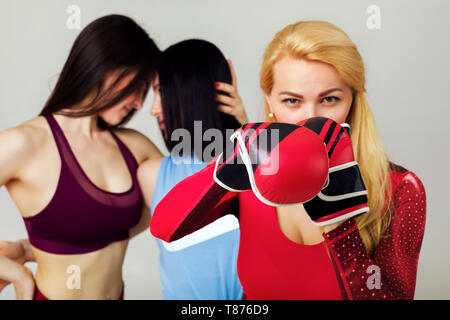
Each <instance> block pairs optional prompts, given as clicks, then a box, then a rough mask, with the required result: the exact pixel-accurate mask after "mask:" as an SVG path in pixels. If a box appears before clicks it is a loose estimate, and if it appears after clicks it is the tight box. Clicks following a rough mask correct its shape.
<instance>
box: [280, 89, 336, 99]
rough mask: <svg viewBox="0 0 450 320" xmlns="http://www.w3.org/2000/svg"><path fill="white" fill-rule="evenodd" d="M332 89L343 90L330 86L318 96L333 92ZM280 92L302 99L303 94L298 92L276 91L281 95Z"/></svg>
mask: <svg viewBox="0 0 450 320" xmlns="http://www.w3.org/2000/svg"><path fill="white" fill-rule="evenodd" d="M334 91H341V92H343V90H342V89H340V88H331V89H328V90H325V91H324V92H322V93H320V94H319V97H320V98H321V97H323V96H326V95H327V94H330V93H331V92H334ZM282 94H288V95H291V96H294V97H297V98H301V99H303V96H302V95H301V94H298V93H295V92H290V91H281V92H280V93H278V95H282Z"/></svg>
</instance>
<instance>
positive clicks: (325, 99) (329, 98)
mask: <svg viewBox="0 0 450 320" xmlns="http://www.w3.org/2000/svg"><path fill="white" fill-rule="evenodd" d="M339 100H341V99H339V98H338V97H325V98H323V100H322V101H325V102H328V103H330V102H337V101H339Z"/></svg>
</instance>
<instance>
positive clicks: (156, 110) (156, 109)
mask: <svg viewBox="0 0 450 320" xmlns="http://www.w3.org/2000/svg"><path fill="white" fill-rule="evenodd" d="M157 100H158V99H154V100H153V104H152V107H151V108H150V114H151V115H152V116H154V117H159V116H161V111H162V110H161V104H160V103H159V102H158V101H157Z"/></svg>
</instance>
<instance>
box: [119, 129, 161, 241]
mask: <svg viewBox="0 0 450 320" xmlns="http://www.w3.org/2000/svg"><path fill="white" fill-rule="evenodd" d="M116 133H117V134H118V136H119V137H120V139H121V140H122V141H123V142H124V143H125V144H126V145H127V147H128V148H129V149H130V151H131V152H132V153H133V155H134V157H135V159H136V161H137V163H138V170H137V178H138V181H139V186H140V188H141V191H142V193H143V197H144V200H145V201H144V203H143V206H142V211H141V219H140V220H139V222H138V224H137V225H136V226H134V227H133V228H131V229H130V230H129V231H128V234H129V238H133V237H135V236H137V235H138V234H140V233H141V232H143V231H145V230H147V229H148V226H149V224H150V209H149V208H150V203H151V195H152V194H153V188H154V187H155V184H156V178H157V176H158V170H159V164H160V163H161V161H162V159H163V154H162V153H161V151H160V150H159V149H158V147H156V146H155V144H154V143H153V142H152V141H151V140H150V139H149V138H147V137H146V136H145V135H143V134H142V133H140V132H139V131H136V130H134V129H129V128H120V129H117V131H116ZM149 195H150V198H149Z"/></svg>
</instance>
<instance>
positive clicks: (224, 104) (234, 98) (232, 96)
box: [216, 59, 248, 124]
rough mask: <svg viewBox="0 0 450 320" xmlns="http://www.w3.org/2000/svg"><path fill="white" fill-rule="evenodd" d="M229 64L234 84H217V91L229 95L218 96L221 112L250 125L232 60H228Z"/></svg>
mask: <svg viewBox="0 0 450 320" xmlns="http://www.w3.org/2000/svg"><path fill="white" fill-rule="evenodd" d="M227 61H228V64H229V66H230V71H231V77H232V84H229V83H225V82H216V90H220V91H223V92H226V93H228V94H229V96H228V95H225V94H220V93H218V94H217V101H218V102H220V104H219V111H221V112H223V113H226V114H229V115H232V116H233V117H235V118H236V120H237V121H239V123H240V124H245V123H248V118H247V113H246V112H245V108H244V104H243V103H242V99H241V97H240V96H239V93H238V90H237V82H236V74H235V73H234V68H233V64H232V63H231V60H230V59H228V60H227Z"/></svg>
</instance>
